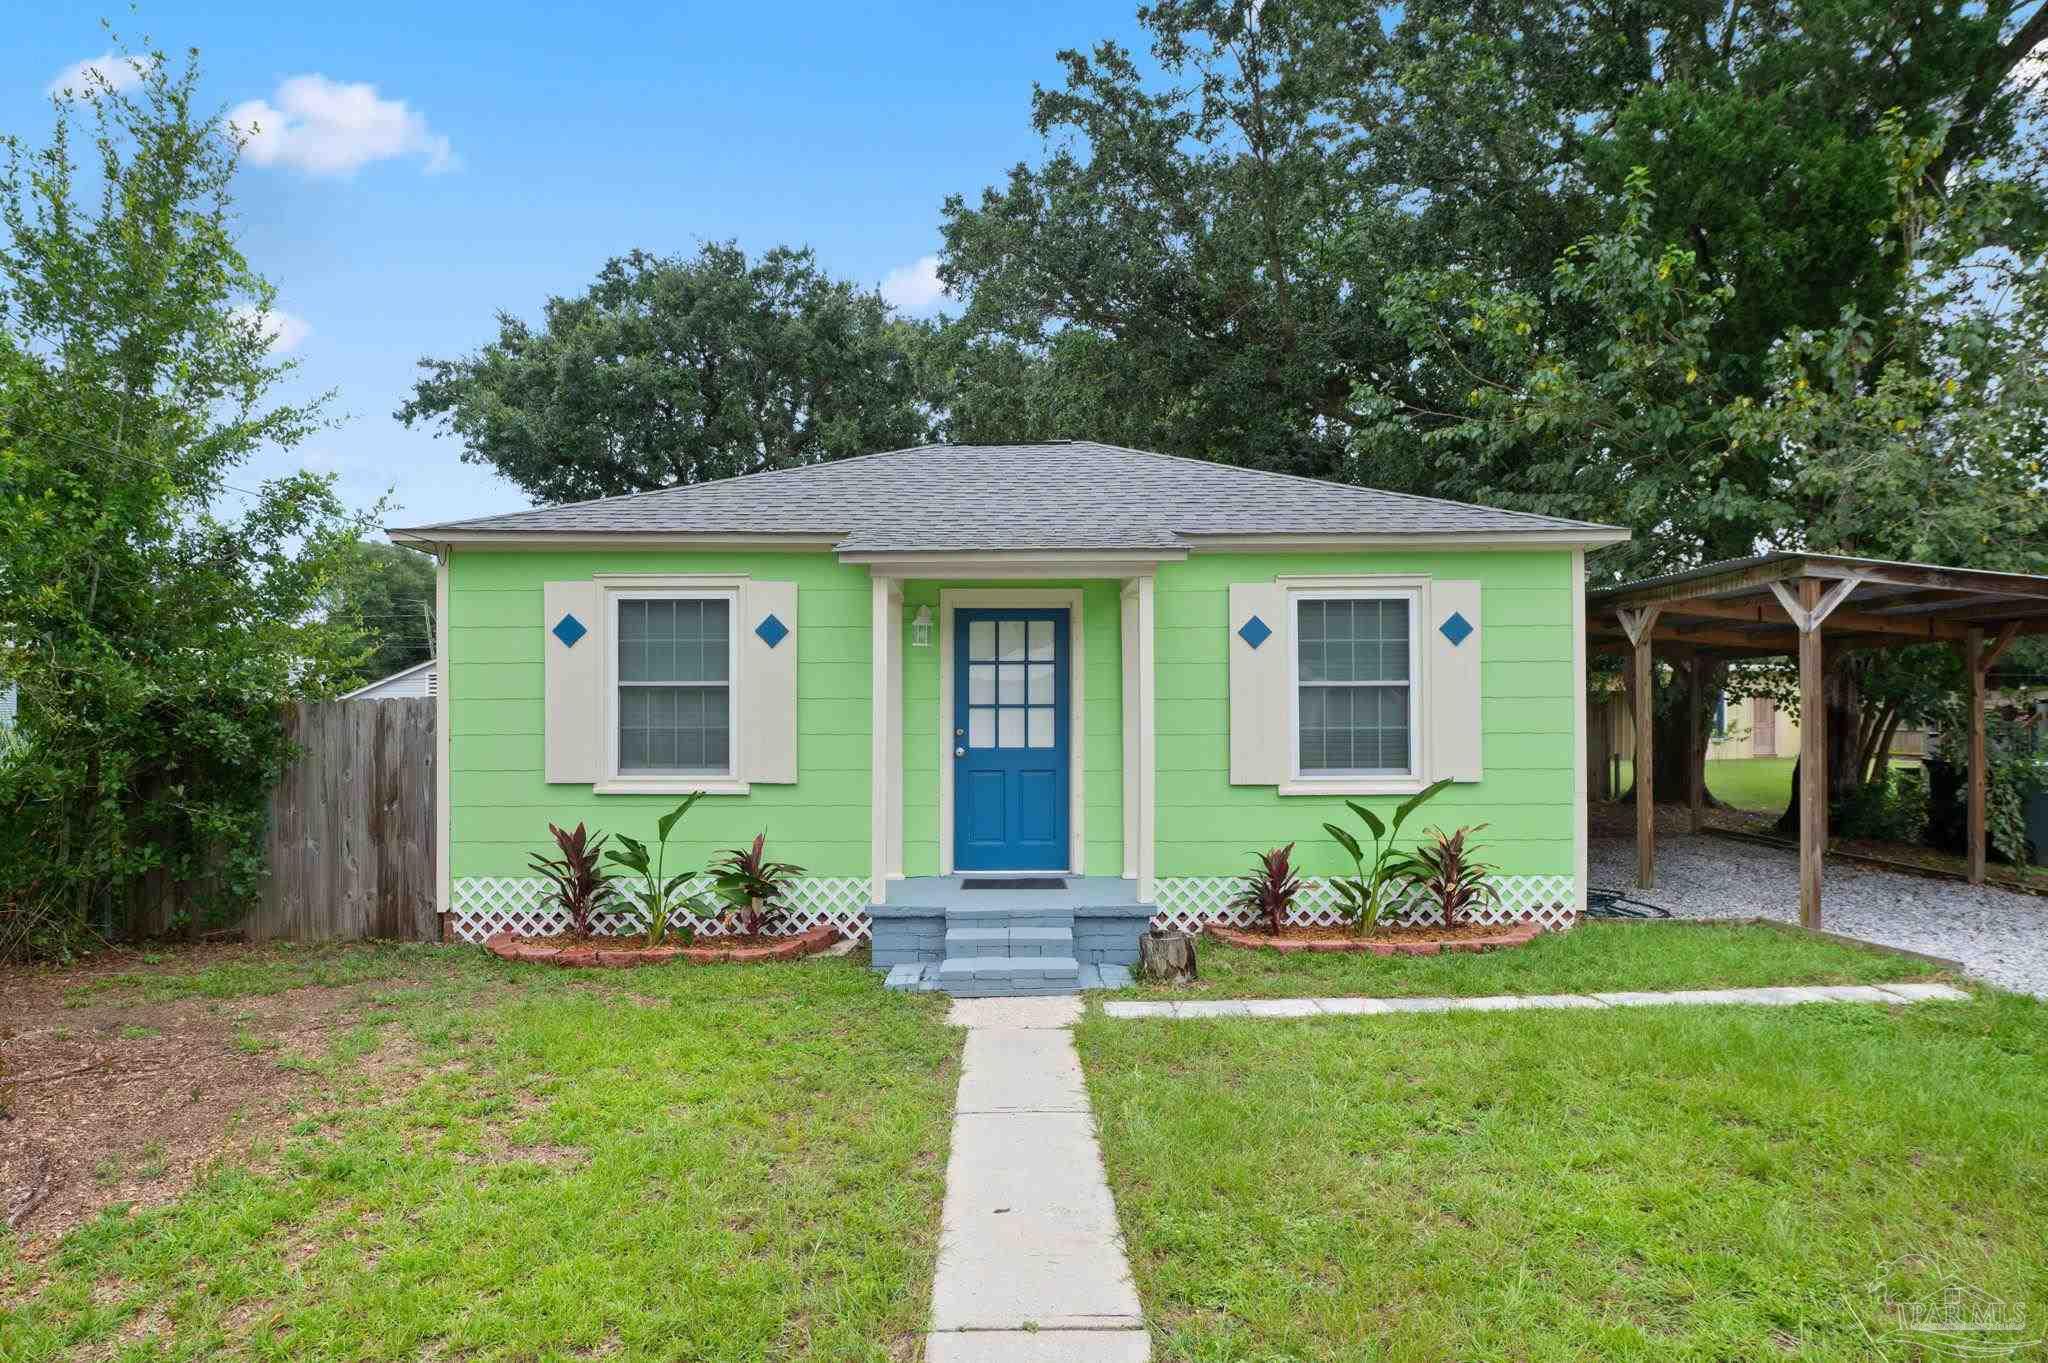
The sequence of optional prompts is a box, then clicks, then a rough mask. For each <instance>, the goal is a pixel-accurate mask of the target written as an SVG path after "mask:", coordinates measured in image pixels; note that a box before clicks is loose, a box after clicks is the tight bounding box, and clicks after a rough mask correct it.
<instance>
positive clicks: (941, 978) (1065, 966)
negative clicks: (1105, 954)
mask: <svg viewBox="0 0 2048 1363" xmlns="http://www.w3.org/2000/svg"><path fill="white" fill-rule="evenodd" d="M937 977H938V986H939V988H940V989H943V990H944V991H945V992H947V993H948V994H951V995H953V996H954V997H956V998H986V997H991V996H995V995H1004V996H1008V995H1016V994H1071V993H1073V992H1074V991H1075V990H1076V989H1078V988H1079V987H1080V978H1081V966H1080V963H1079V962H1077V961H1076V960H1075V959H1074V958H1073V957H1071V956H955V957H952V958H951V959H949V960H945V961H941V962H940V963H939V967H938V971H937Z"/></svg>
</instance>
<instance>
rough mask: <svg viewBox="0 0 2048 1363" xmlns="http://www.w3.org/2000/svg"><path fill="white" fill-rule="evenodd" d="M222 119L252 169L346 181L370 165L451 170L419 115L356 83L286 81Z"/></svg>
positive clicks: (443, 145)
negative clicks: (414, 162) (241, 141)
mask: <svg viewBox="0 0 2048 1363" xmlns="http://www.w3.org/2000/svg"><path fill="white" fill-rule="evenodd" d="M228 121H229V122H230V123H232V124H234V125H235V127H236V128H237V129H239V130H240V131H241V132H242V134H243V135H244V136H245V137H247V138H248V139H249V142H248V146H247V147H246V148H245V149H244V152H243V154H244V155H245V156H247V157H248V158H249V160H250V161H252V162H254V163H255V164H256V165H259V166H290V167H291V168H293V169H294V170H301V171H304V172H305V173H306V174H308V175H353V174H354V173H355V172H356V171H358V170H360V169H361V168H362V167H364V166H366V165H368V164H370V162H372V161H389V160H392V159H395V158H399V157H418V158H420V159H421V160H422V161H423V162H424V163H425V169H426V171H427V173H428V174H437V173H439V172H441V171H444V170H453V169H455V164H456V162H455V152H454V150H453V148H451V147H450V146H449V145H448V139H447V138H446V137H443V136H442V135H440V134H439V133H436V132H434V131H432V130H431V129H429V128H428V127H427V120H426V118H425V116H423V115H422V114H420V113H418V112H416V111H415V110H414V109H413V108H412V107H411V106H409V105H408V104H407V103H406V102H405V101H404V100H402V99H383V98H381V97H379V96H378V94H377V87H376V86H374V85H370V84H366V83H364V82H360V81H358V82H356V83H353V84H344V83H343V82H341V81H335V80H329V79H328V78H327V77H325V76H321V75H306V76H291V77H289V78H287V79H286V80H284V81H282V82H280V83H279V85H278V87H277V93H276V94H275V95H274V96H273V97H272V98H271V99H252V100H247V101H245V102H243V103H241V104H238V105H236V106H235V107H234V108H232V109H230V110H229V111H228Z"/></svg>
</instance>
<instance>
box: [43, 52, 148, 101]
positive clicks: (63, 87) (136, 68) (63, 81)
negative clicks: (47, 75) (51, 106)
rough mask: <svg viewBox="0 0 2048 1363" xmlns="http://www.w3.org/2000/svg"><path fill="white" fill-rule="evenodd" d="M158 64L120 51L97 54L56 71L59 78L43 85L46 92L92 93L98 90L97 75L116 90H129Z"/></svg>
mask: <svg viewBox="0 0 2048 1363" xmlns="http://www.w3.org/2000/svg"><path fill="white" fill-rule="evenodd" d="M154 65H156V59H155V58H153V57H128V56H123V55H122V54H120V53H118V52H102V53H100V55H99V56H97V57H88V58H86V59H85V60H84V61H82V62H73V63H71V65H69V66H67V67H65V68H64V69H63V70H62V71H59V72H58V73H57V76H56V79H54V80H52V81H51V82H50V83H49V84H48V85H46V86H44V87H43V93H44V94H46V95H61V94H64V93H65V92H67V91H69V92H70V93H71V94H74V95H89V94H92V93H94V92H96V91H97V90H99V89H100V88H101V87H100V84H99V81H96V80H94V79H93V77H94V76H98V77H99V78H100V79H101V80H104V81H105V82H106V83H107V84H108V85H111V86H112V87H113V88H114V89H116V90H126V89H129V88H130V87H132V86H135V85H140V84H141V83H142V78H143V77H144V76H146V75H148V74H149V69H150V68H151V67H152V66H154Z"/></svg>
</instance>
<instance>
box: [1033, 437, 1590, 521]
mask: <svg viewBox="0 0 2048 1363" xmlns="http://www.w3.org/2000/svg"><path fill="white" fill-rule="evenodd" d="M1071 443H1073V444H1076V445H1092V446H1094V447H1095V448H1097V449H1103V450H1115V451H1117V452H1118V453H1120V454H1137V455H1143V456H1144V457H1145V458H1147V459H1163V460H1168V461H1170V462H1172V463H1176V464H1199V465H1202V466H1204V467H1207V468H1212V469H1215V468H1222V469H1229V470H1231V471H1232V472H1234V473H1245V474H1254V475H1256V476H1258V477H1260V478H1278V479H1282V480H1284V481H1286V482H1290V483H1307V484H1310V485H1311V486H1313V487H1319V488H1333V487H1347V488H1355V489H1356V490H1358V491H1360V492H1370V493H1372V494H1374V495H1375V496H1379V497H1398V498H1400V499H1401V500H1402V501H1404V502H1422V503H1425V504H1426V505H1429V506H1455V507H1462V508H1465V509H1467V510H1473V511H1491V512H1493V513H1494V514H1495V515H1498V516H1524V517H1527V518H1528V519H1530V520H1536V521H1549V522H1550V523H1551V524H1553V525H1568V526H1573V527H1581V526H1583V527H1585V528H1587V529H1591V530H1604V529H1608V528H1609V527H1607V526H1604V525H1602V524H1600V522H1598V521H1575V520H1572V519H1571V518H1569V517H1566V516H1548V515H1545V514H1544V513H1543V512H1541V511H1519V510H1517V509H1515V508H1514V507H1510V506H1487V505H1486V504H1485V503H1483V502H1460V501H1456V500H1454V499H1452V498H1449V497H1425V496H1422V495H1421V494H1420V493H1415V492H1396V491H1394V490H1393V489H1392V488H1384V487H1369V486H1367V485H1366V484H1364V483H1340V482H1337V481H1336V480H1334V479H1330V478H1311V477H1310V476H1309V475H1307V474H1305V473H1280V472H1278V471H1276V470H1274V469H1248V468H1246V467H1245V466H1244V465H1242V464H1226V463H1224V462H1223V461H1222V460H1220V459H1197V458H1195V457H1194V456H1192V455H1186V454H1163V453H1161V452H1160V451H1158V450H1139V449H1133V448H1131V447H1130V446H1129V445H1111V444H1107V443H1105V442H1103V441H1100V440H1076V441H1073V442H1071ZM1175 533H1177V534H1187V533H1189V532H1187V531H1176V532H1175ZM1192 533H1195V534H1203V533H1205V532H1203V531H1199V530H1198V531H1194V532H1192Z"/></svg>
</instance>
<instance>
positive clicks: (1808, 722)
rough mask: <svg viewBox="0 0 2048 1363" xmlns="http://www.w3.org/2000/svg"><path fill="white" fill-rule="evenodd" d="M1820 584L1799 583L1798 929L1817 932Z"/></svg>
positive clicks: (1822, 842)
mask: <svg viewBox="0 0 2048 1363" xmlns="http://www.w3.org/2000/svg"><path fill="white" fill-rule="evenodd" d="M1820 594H1821V593H1820V583H1819V582H1818V581H1817V580H1815V579H1813V578H1810V577H1806V578H1801V579H1800V580H1799V604H1800V606H1801V607H1802V608H1804V610H1805V612H1806V616H1807V619H1806V621H1804V622H1800V621H1798V620H1796V619H1795V621H1794V623H1795V624H1798V626H1799V925H1800V926H1801V927H1805V928H1815V929H1817V928H1819V927H1820V880H1821V876H1820V863H1821V856H1822V854H1823V853H1825V852H1826V851H1827V847H1826V843H1827V836H1828V833H1827V815H1828V748H1827V713H1828V712H1827V699H1826V697H1824V696H1823V695H1822V694H1821V686H1822V680H1823V678H1822V661H1821V646H1820V621H1819V620H1817V619H1815V618H1814V616H1815V614H1816V611H1815V607H1817V606H1819V605H1820Z"/></svg>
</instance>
